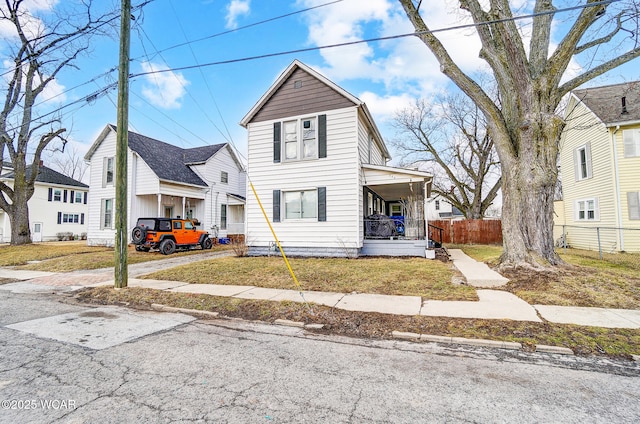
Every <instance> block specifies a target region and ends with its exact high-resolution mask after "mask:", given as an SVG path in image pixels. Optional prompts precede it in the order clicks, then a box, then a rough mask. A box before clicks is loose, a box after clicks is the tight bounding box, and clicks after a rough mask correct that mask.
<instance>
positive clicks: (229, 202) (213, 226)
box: [85, 125, 246, 246]
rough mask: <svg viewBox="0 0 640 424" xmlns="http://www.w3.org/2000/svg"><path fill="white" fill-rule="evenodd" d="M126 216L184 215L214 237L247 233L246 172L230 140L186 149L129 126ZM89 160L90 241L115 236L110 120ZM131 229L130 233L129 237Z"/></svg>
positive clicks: (130, 221) (103, 242)
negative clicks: (198, 223)
mask: <svg viewBox="0 0 640 424" xmlns="http://www.w3.org/2000/svg"><path fill="white" fill-rule="evenodd" d="M128 134H129V138H128V150H127V181H128V184H127V220H128V225H127V227H128V229H129V231H130V230H131V229H133V227H135V225H136V221H137V219H138V218H142V217H186V218H190V219H194V220H197V221H199V222H200V225H201V227H200V228H201V229H204V230H207V231H209V234H211V235H212V237H218V238H223V237H235V236H243V235H244V204H245V187H246V184H245V173H244V170H243V166H242V164H241V162H240V161H239V159H238V157H237V155H236V153H235V152H234V150H233V148H232V147H231V146H230V145H229V144H227V143H222V144H214V145H209V146H202V147H195V148H190V149H183V148H181V147H178V146H174V145H171V144H168V143H165V142H162V141H159V140H156V139H153V138H150V137H146V136H144V135H141V134H137V133H134V132H132V131H129V133H128ZM85 160H87V161H88V162H90V164H91V168H90V181H89V187H90V188H89V190H90V192H91V196H89V198H90V201H89V220H88V229H87V243H88V244H89V245H106V246H113V244H114V239H115V227H114V222H115V219H114V218H115V216H114V213H115V197H116V196H115V192H116V190H115V182H116V178H115V177H116V176H115V169H116V166H115V160H116V127H115V126H113V125H107V126H106V127H105V129H104V130H103V131H102V133H101V134H100V135H99V136H98V138H97V139H96V141H95V142H94V143H93V145H92V146H91V148H90V149H89V151H88V152H87V154H86V156H85ZM130 236H131V234H129V237H130Z"/></svg>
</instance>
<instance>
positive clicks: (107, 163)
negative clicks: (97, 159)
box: [102, 157, 115, 187]
mask: <svg viewBox="0 0 640 424" xmlns="http://www.w3.org/2000/svg"><path fill="white" fill-rule="evenodd" d="M114 160H115V158H113V157H110V158H104V162H103V170H102V186H103V187H106V186H107V185H109V184H113V164H114Z"/></svg>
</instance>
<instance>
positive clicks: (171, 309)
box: [151, 303, 220, 318]
mask: <svg viewBox="0 0 640 424" xmlns="http://www.w3.org/2000/svg"><path fill="white" fill-rule="evenodd" d="M151 309H153V310H154V311H161V312H180V313H183V314H188V315H199V316H202V317H205V318H218V316H219V315H220V314H219V313H218V312H211V311H200V310H198V309H186V308H174V307H173V306H166V305H160V304H158V303H152V304H151Z"/></svg>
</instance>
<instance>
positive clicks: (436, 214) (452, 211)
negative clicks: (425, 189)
mask: <svg viewBox="0 0 640 424" xmlns="http://www.w3.org/2000/svg"><path fill="white" fill-rule="evenodd" d="M425 213H426V215H427V219H428V220H429V221H434V220H440V219H464V214H463V213H462V212H461V211H460V209H458V208H456V207H455V206H453V205H452V204H451V203H449V201H448V200H447V199H445V198H444V197H442V196H441V195H439V194H435V193H432V194H431V196H430V197H429V198H428V199H427V201H426V203H425Z"/></svg>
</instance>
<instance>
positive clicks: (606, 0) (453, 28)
mask: <svg viewBox="0 0 640 424" xmlns="http://www.w3.org/2000/svg"><path fill="white" fill-rule="evenodd" d="M618 1H620V0H603V1H599V2H596V3H589V4H582V5H579V6H572V7H565V8H562V9H556V10H552V11H543V12H535V13H531V14H528V15H520V16H513V17H510V18H503V19H494V20H491V21H484V22H474V23H471V24H463V25H456V26H451V27H445V28H438V29H432V30H427V31H417V32H410V33H406V34H398V35H390V36H386V37H376V38H368V39H365V40H357V41H348V42H345V43H336V44H327V45H324V46H316V47H307V48H303V49H295V50H287V51H282V52H276V53H266V54H262V55H257V56H249V57H244V58H238V59H228V60H221V61H217V62H209V63H204V64H196V65H188V66H181V67H177V68H169V69H161V70H157V71H150V72H140V73H137V74H131V75H130V76H129V78H136V77H140V76H144V75H149V74H152V73H162V72H176V71H186V70H190V69H196V68H200V67H209V66H216V65H227V64H230V63H238V62H248V61H252V60H258V59H266V58H269V57H276V56H286V55H291V54H296V53H306V52H311V51H318V50H323V49H331V48H336V47H347V46H353V45H357V44H363V43H370V42H375V41H388V40H396V39H400V38H406V37H413V36H416V35H421V34H436V33H440V32H447V31H456V30H461V29H468V28H476V27H479V26H485V25H493V24H498V23H503V22H509V21H518V20H522V19H530V18H535V17H537V16H544V15H553V14H556V13H562V12H569V11H572V10H578V9H586V8H587V7H597V6H604V5H607V4H611V3H616V2H618Z"/></svg>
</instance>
